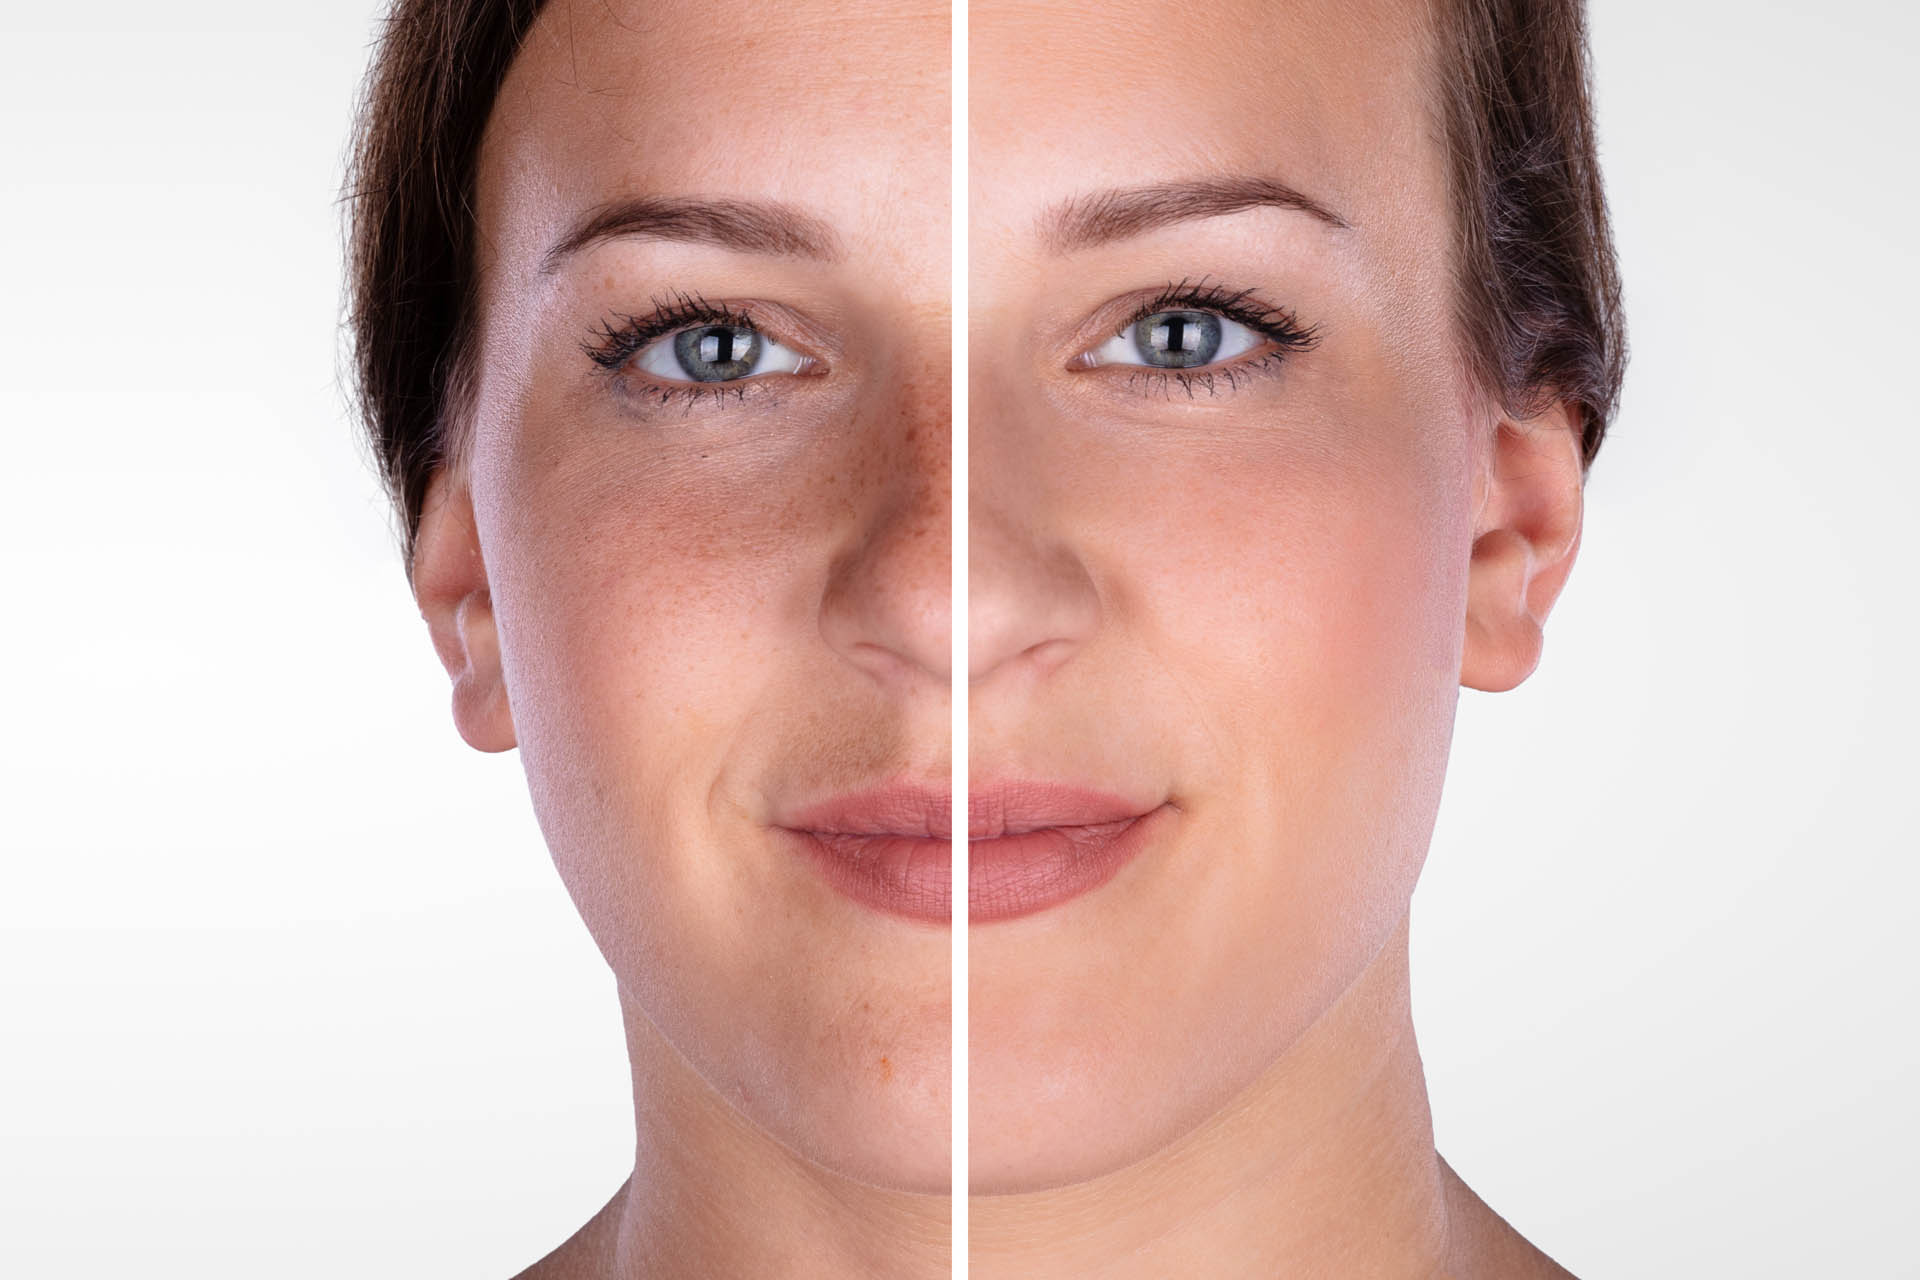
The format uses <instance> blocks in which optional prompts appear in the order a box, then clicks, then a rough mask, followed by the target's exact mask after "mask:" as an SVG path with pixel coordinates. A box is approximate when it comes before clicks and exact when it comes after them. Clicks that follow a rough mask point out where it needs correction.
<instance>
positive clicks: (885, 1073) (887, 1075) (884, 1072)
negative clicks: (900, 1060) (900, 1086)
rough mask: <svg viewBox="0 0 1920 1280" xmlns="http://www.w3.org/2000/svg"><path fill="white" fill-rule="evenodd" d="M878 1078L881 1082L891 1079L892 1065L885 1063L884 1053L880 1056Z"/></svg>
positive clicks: (885, 1056)
mask: <svg viewBox="0 0 1920 1280" xmlns="http://www.w3.org/2000/svg"><path fill="white" fill-rule="evenodd" d="M880 1078H881V1079H882V1080H891V1079H893V1063H891V1062H889V1061H887V1055H885V1054H884V1053H883V1054H881V1055H880Z"/></svg>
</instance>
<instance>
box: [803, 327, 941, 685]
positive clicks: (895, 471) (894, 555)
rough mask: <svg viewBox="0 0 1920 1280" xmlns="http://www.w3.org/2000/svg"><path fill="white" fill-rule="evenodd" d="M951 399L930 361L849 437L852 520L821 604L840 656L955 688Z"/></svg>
mask: <svg viewBox="0 0 1920 1280" xmlns="http://www.w3.org/2000/svg"><path fill="white" fill-rule="evenodd" d="M951 402H952V397H951V393H950V391H949V385H948V382H947V379H946V377H945V375H944V373H943V371H941V370H939V369H937V368H935V367H933V366H932V364H931V362H929V364H928V366H927V367H926V368H925V369H924V371H923V372H922V373H921V374H920V375H919V376H916V377H912V378H907V379H903V380H901V381H900V382H899V384H898V388H897V390H896V391H895V392H894V394H893V395H891V396H890V397H889V398H888V399H887V401H886V402H885V403H884V404H882V405H880V406H877V408H876V410H875V413H874V415H873V418H872V419H871V420H870V422H869V424H868V425H867V426H866V427H865V428H864V429H861V430H858V431H856V433H855V439H854V440H853V442H852V445H851V462H850V470H851V474H852V477H853V486H852V493H851V520H850V521H849V524H848V527H847V530H846V535H845V537H844V540H843V542H842V545H841V547H840V549H839V550H838V553H837V554H836V555H835V557H834V560H833V563H832V564H831V565H830V567H829V569H828V575H827V584H826V590H825V595H824V598H823V600H822V602H821V613H820V629H821V633H822V635H823V636H825V638H826V640H827V642H828V643H829V644H830V645H831V646H832V647H833V648H834V649H835V650H836V651H837V652H839V653H840V654H841V656H842V657H844V658H845V659H847V660H848V661H849V662H851V663H853V664H854V665H855V666H857V667H859V668H860V669H861V670H863V671H864V672H866V673H867V674H868V675H869V676H871V677H872V678H874V679H876V680H879V681H881V682H882V683H888V684H899V683H904V684H924V683H928V682H932V683H935V684H937V685H938V686H939V687H940V689H941V691H944V690H945V689H946V687H947V682H948V680H949V678H950V670H951V666H952V651H953V607H952V581H953V569H952V559H953V533H952V525H953V516H952V512H953V492H952V490H953V483H952V453H951V451H952V420H953V414H952V407H951Z"/></svg>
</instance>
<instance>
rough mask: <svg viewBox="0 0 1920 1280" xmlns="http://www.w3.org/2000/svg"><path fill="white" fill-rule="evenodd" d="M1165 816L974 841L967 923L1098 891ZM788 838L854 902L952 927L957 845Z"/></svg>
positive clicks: (914, 839)
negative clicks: (954, 857) (954, 848)
mask: <svg viewBox="0 0 1920 1280" xmlns="http://www.w3.org/2000/svg"><path fill="white" fill-rule="evenodd" d="M1166 809H1167V806H1165V805H1162V806H1161V807H1160V808H1158V809H1153V810H1151V811H1149V812H1147V813H1143V814H1138V815H1136V816H1134V817H1131V818H1121V819H1118V820H1116V821H1112V822H1095V823H1088V824H1086V825H1084V826H1059V827H1042V828H1040V829H1039V830H1036V831H1023V832H1020V833H1018V834H1015V835H1005V836H995V837H994V838H992V839H976V840H971V841H969V842H968V846H967V920H968V923H970V924H987V923H991V922H993V921H997V920H1013V919H1017V918H1018V917H1020V916H1028V915H1033V914H1034V913H1036V912H1040V911H1045V910H1047V909H1048V908H1050V907H1056V906H1059V905H1060V904H1061V903H1063V902H1067V901H1070V900H1071V899H1074V898H1077V897H1079V896H1080V895H1081V894H1083V893H1089V892H1091V891H1092V890H1094V889H1097V888H1099V887H1100V886H1101V885H1103V884H1105V883H1106V882H1107V881H1108V880H1111V879H1112V878H1113V877H1114V875H1115V874H1116V873H1117V872H1118V871H1119V870H1120V868H1121V867H1123V866H1125V865H1126V864H1127V863H1128V862H1129V861H1130V860H1131V859H1132V858H1133V857H1134V855H1135V854H1137V853H1139V852H1140V850H1141V849H1143V848H1145V847H1146V845H1147V843H1148V841H1150V840H1151V839H1152V838H1153V833H1154V831H1155V830H1156V829H1157V827H1158V825H1159V824H1158V821H1157V820H1158V819H1159V818H1160V816H1161V815H1162V814H1163V813H1164V812H1165V811H1166ZM781 830H784V831H785V833H786V834H787V836H789V837H790V838H792V839H793V840H795V841H797V842H798V843H799V844H800V846H801V848H802V849H803V850H804V851H805V852H806V853H807V854H808V855H810V856H811V858H812V860H813V861H814V863H815V865H817V866H818V867H819V868H820V869H821V871H823V872H824V873H825V874H826V878H827V881H828V883H830V884H832V885H833V887H834V888H836V889H838V890H839V891H840V892H841V893H844V894H845V895H846V896H847V897H849V898H852V899H853V900H854V901H855V902H859V903H861V904H863V905H865V906H868V907H872V908H875V909H876V910H879V911H883V912H886V913H887V914H889V915H894V916H901V917H904V918H905V919H908V920H917V921H921V922H923V923H928V924H940V925H948V924H951V923H952V922H953V842H952V841H951V840H946V839H938V838H933V839H930V838H928V837H925V836H905V835H853V834H846V833H842V832H830V831H804V830H796V829H793V828H781Z"/></svg>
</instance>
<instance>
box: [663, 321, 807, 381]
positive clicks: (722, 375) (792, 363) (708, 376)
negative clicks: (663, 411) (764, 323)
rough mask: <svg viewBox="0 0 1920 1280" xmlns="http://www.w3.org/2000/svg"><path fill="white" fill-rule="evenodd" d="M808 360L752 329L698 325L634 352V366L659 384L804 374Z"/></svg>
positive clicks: (675, 332) (750, 327)
mask: <svg viewBox="0 0 1920 1280" xmlns="http://www.w3.org/2000/svg"><path fill="white" fill-rule="evenodd" d="M812 364H813V360H812V358H811V357H809V356H804V355H801V354H800V353H799V352H798V351H795V350H793V349H792V348H790V347H787V346H784V345H782V344H781V343H778V342H775V341H774V340H773V339H772V338H769V337H768V336H767V335H766V334H764V333H761V332H760V331H759V330H758V329H755V328H754V327H752V326H751V325H745V324H698V325H691V326H689V327H687V328H684V329H679V330H676V331H674V332H673V333H669V334H665V335H663V336H661V337H659V338H655V339H654V340H653V341H652V342H649V343H648V344H647V345H646V346H644V347H642V348H641V349H640V350H638V351H636V352H634V354H633V365H634V367H635V368H637V369H639V370H640V371H641V372H642V373H645V374H647V375H648V376H650V377H653V378H657V379H659V380H661V381H663V382H688V383H703V382H704V383H711V382H738V381H740V380H741V379H743V378H757V377H760V376H761V375H763V374H769V373H805V372H806V371H807V370H808V368H809V367H811V366H812Z"/></svg>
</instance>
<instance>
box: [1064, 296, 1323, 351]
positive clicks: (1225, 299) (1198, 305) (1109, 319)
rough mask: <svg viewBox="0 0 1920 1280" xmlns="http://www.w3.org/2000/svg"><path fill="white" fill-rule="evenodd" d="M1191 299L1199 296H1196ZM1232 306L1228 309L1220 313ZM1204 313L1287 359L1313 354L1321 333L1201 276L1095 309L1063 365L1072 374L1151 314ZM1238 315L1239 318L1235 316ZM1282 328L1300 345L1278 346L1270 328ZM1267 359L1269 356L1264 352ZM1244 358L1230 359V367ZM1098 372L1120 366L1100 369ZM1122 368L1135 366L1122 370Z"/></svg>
mask: <svg viewBox="0 0 1920 1280" xmlns="http://www.w3.org/2000/svg"><path fill="white" fill-rule="evenodd" d="M1194 295H1200V296H1199V297H1195V296H1194ZM1223 307H1231V308H1232V310H1223V309H1222V308H1223ZM1181 310H1186V311H1206V312H1209V313H1211V314H1213V315H1217V316H1220V317H1221V318H1222V319H1225V320H1231V321H1233V322H1234V323H1235V324H1240V325H1245V326H1246V327H1248V328H1250V329H1252V330H1253V331H1254V333H1255V334H1256V335H1258V336H1259V337H1260V338H1261V339H1262V340H1263V341H1265V342H1270V343H1275V344H1277V345H1278V346H1279V349H1280V351H1281V352H1282V353H1284V354H1286V355H1290V356H1291V355H1301V354H1305V353H1306V352H1308V351H1311V350H1313V349H1314V348H1315V347H1317V346H1318V345H1319V344H1320V340H1321V336H1322V334H1321V330H1320V327H1319V326H1318V325H1317V324H1309V323H1307V322H1305V321H1303V320H1302V319H1301V318H1300V317H1299V316H1298V315H1297V314H1296V313H1295V312H1294V311H1293V310H1292V309H1291V308H1289V307H1283V306H1277V305H1275V304H1273V303H1270V302H1268V301H1266V299H1265V298H1263V297H1261V296H1260V295H1259V294H1258V293H1257V292H1256V291H1254V290H1253V289H1228V288H1225V287H1224V286H1219V285H1213V284H1210V283H1209V282H1208V281H1207V280H1206V279H1205V278H1204V277H1202V278H1201V279H1200V280H1198V281H1192V280H1180V281H1169V282H1168V283H1167V284H1165V285H1164V286H1161V287H1159V288H1157V289H1152V290H1149V289H1140V290H1136V291H1135V292H1133V293H1130V294H1122V295H1121V296H1120V297H1118V298H1114V299H1112V300H1111V301H1109V302H1107V303H1105V304H1103V305H1102V306H1100V307H1098V308H1096V309H1095V310H1094V312H1093V313H1092V315H1090V316H1088V317H1087V318H1086V319H1085V320H1083V321H1082V322H1081V323H1080V324H1079V325H1077V326H1076V327H1075V328H1074V330H1073V331H1072V334H1071V337H1070V339H1069V340H1068V341H1067V342H1066V343H1065V344H1063V345H1064V346H1065V347H1066V348H1068V349H1067V350H1066V352H1065V355H1064V357H1063V362H1064V364H1065V366H1066V367H1067V368H1069V369H1075V368H1076V365H1077V364H1078V362H1079V361H1081V360H1082V359H1083V358H1084V357H1085V356H1087V355H1088V354H1090V353H1092V352H1093V351H1096V350H1098V349H1099V348H1100V346H1102V345H1103V344H1104V343H1106V342H1108V341H1110V340H1112V339H1113V338H1115V337H1118V336H1121V335H1123V334H1125V333H1126V331H1127V330H1128V329H1129V328H1130V327H1132V326H1133V325H1134V324H1136V323H1138V322H1139V321H1141V320H1144V319H1145V318H1146V317H1148V316H1151V315H1158V314H1160V313H1161V312H1163V311H1181ZM1234 311H1240V312H1242V314H1238V315H1236V314H1234ZM1275 328H1286V329H1290V330H1292V331H1293V332H1294V333H1297V334H1298V335H1299V340H1297V341H1293V342H1286V341H1282V340H1281V339H1279V338H1277V337H1275V336H1274V334H1273V333H1272V332H1270V330H1271V329H1275ZM1269 354H1271V353H1269ZM1246 358H1248V357H1247V356H1234V357H1230V362H1232V361H1239V360H1242V359H1246ZM1095 367H1097V368H1114V367H1120V366H1113V365H1101V366H1095ZM1124 367H1126V368H1137V367H1139V366H1135V365H1126V366H1124ZM1194 367H1195V368H1200V369H1211V368H1220V367H1224V366H1220V365H1204V366H1194ZM1076 371H1077V372H1092V369H1091V368H1085V367H1081V368H1078V369H1076Z"/></svg>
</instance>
